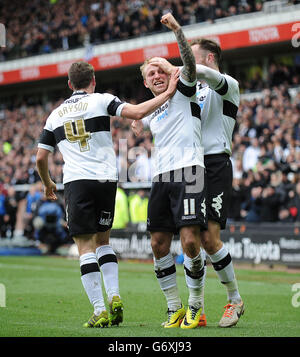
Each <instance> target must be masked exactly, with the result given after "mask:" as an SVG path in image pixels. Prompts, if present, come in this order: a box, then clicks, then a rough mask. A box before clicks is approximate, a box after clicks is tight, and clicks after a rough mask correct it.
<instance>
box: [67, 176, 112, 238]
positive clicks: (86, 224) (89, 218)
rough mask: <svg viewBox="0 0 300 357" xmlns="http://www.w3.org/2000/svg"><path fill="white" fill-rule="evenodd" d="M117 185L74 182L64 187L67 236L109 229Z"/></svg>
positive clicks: (103, 182) (93, 181)
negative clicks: (68, 234)
mask: <svg viewBox="0 0 300 357" xmlns="http://www.w3.org/2000/svg"><path fill="white" fill-rule="evenodd" d="M116 190H117V183H116V182H110V181H102V182H101V181H98V180H77V181H72V182H68V183H66V184H65V191H64V196H65V202H66V216H67V223H68V228H69V233H70V236H71V237H74V236H75V237H76V236H77V235H80V234H93V233H97V232H105V231H107V230H108V229H110V228H111V227H112V224H113V220H114V213H115V200H116Z"/></svg>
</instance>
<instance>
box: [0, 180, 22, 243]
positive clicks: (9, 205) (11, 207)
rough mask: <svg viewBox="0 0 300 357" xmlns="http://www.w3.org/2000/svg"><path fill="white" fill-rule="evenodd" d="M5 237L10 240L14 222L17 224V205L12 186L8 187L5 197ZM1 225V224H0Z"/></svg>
mask: <svg viewBox="0 0 300 357" xmlns="http://www.w3.org/2000/svg"><path fill="white" fill-rule="evenodd" d="M4 205H5V212H6V217H5V219H4V220H5V224H4V229H5V235H6V237H8V238H11V237H12V236H13V234H14V231H15V227H16V222H17V210H18V203H17V200H16V191H15V189H14V187H13V186H9V187H8V189H7V195H6V197H5V202H4ZM0 224H1V223H0Z"/></svg>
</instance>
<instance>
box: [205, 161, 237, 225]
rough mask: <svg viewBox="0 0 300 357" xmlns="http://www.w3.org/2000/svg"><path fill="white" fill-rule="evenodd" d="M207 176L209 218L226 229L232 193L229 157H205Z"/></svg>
mask: <svg viewBox="0 0 300 357" xmlns="http://www.w3.org/2000/svg"><path fill="white" fill-rule="evenodd" d="M204 164H205V168H206V174H207V191H206V193H207V200H206V207H207V217H208V219H209V220H213V221H215V222H218V223H219V224H220V227H221V229H225V227H226V220H227V216H228V210H229V205H230V197H231V191H232V164H231V160H230V157H229V155H227V154H213V155H205V156H204Z"/></svg>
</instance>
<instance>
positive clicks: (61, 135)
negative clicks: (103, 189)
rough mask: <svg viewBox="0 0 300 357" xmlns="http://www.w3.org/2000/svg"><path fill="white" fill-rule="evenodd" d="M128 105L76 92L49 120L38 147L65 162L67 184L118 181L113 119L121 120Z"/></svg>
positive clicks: (108, 97)
mask: <svg viewBox="0 0 300 357" xmlns="http://www.w3.org/2000/svg"><path fill="white" fill-rule="evenodd" d="M125 104H126V103H125V102H121V101H120V99H119V98H118V97H116V96H113V95H112V94H109V93H102V94H100V93H92V94H87V93H86V92H74V93H73V95H72V96H71V97H70V98H69V99H67V100H65V101H64V102H63V103H62V104H61V105H60V106H59V107H57V108H56V109H54V110H53V112H52V113H51V114H50V116H49V117H48V119H47V121H46V124H45V127H44V129H43V132H42V135H41V137H40V140H39V143H38V147H39V148H42V149H46V150H49V151H51V152H53V151H54V148H55V146H56V145H57V146H58V148H59V151H60V152H61V154H62V156H63V159H64V163H65V164H64V169H63V183H64V184H65V183H67V182H70V181H76V180H83V179H85V180H111V181H116V180H117V179H118V173H117V165H116V155H115V152H114V148H113V142H112V136H111V132H110V116H121V112H122V109H123V107H124V105H125Z"/></svg>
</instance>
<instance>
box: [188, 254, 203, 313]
mask: <svg viewBox="0 0 300 357" xmlns="http://www.w3.org/2000/svg"><path fill="white" fill-rule="evenodd" d="M202 256H203V255H202V252H201V251H200V252H199V254H198V255H197V256H196V257H194V258H190V257H188V256H187V255H186V254H184V262H183V264H184V274H185V281H186V285H187V287H188V289H189V299H188V304H189V306H193V307H196V308H198V309H199V308H200V307H201V306H202V299H203V295H202V291H203V286H204V279H203V277H204V272H205V267H204V262H203V258H202Z"/></svg>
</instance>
